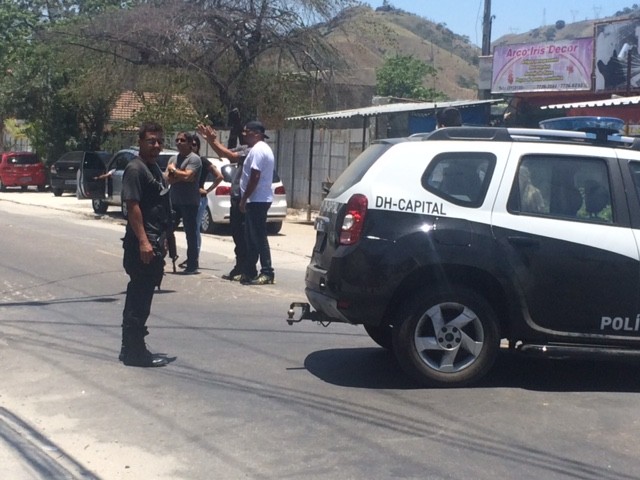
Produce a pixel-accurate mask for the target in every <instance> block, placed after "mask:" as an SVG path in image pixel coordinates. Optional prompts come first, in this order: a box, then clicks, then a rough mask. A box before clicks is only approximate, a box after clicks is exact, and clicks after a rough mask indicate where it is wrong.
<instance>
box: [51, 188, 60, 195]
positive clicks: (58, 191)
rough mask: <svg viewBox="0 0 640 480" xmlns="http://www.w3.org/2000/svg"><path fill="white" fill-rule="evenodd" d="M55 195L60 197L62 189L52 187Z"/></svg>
mask: <svg viewBox="0 0 640 480" xmlns="http://www.w3.org/2000/svg"><path fill="white" fill-rule="evenodd" d="M51 191H52V192H53V194H54V195H55V196H56V197H61V196H62V192H63V190H62V189H61V188H53V189H52V190H51Z"/></svg>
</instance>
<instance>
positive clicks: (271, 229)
mask: <svg viewBox="0 0 640 480" xmlns="http://www.w3.org/2000/svg"><path fill="white" fill-rule="evenodd" d="M280 230H282V222H268V223H267V233H268V234H269V235H277V234H278V233H280Z"/></svg>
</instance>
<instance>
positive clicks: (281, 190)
mask: <svg viewBox="0 0 640 480" xmlns="http://www.w3.org/2000/svg"><path fill="white" fill-rule="evenodd" d="M274 193H275V194H276V195H284V194H286V193H287V192H285V191H284V186H283V185H280V186H279V187H276V189H275V190H274Z"/></svg>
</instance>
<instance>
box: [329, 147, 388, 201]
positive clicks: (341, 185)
mask: <svg viewBox="0 0 640 480" xmlns="http://www.w3.org/2000/svg"><path fill="white" fill-rule="evenodd" d="M390 147H391V144H390V143H374V144H372V145H371V146H370V147H369V148H367V149H366V150H365V151H364V152H362V153H361V154H360V155H358V157H357V158H356V159H355V160H354V161H353V162H352V163H351V165H349V166H348V167H347V169H346V170H345V171H344V172H342V174H341V175H340V176H339V177H338V179H337V180H336V182H335V183H334V184H333V186H332V187H331V190H330V191H329V193H328V194H327V198H335V197H338V196H339V195H341V194H342V192H345V191H346V190H348V189H349V188H351V186H353V185H355V184H356V183H358V182H359V181H360V180H362V177H363V176H364V174H365V173H367V170H369V168H371V166H372V165H373V164H374V163H376V160H378V158H380V156H382V154H383V153H384V152H386V151H387V150H389V148H390Z"/></svg>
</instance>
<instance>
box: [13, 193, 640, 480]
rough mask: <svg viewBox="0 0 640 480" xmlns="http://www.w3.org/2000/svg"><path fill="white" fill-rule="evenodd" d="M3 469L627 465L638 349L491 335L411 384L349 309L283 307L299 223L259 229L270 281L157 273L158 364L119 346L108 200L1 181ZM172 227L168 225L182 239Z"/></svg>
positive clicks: (303, 252)
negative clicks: (527, 343)
mask: <svg viewBox="0 0 640 480" xmlns="http://www.w3.org/2000/svg"><path fill="white" fill-rule="evenodd" d="M0 231H1V232H2V243H1V245H2V257H0V282H1V285H0V359H1V360H2V367H3V369H2V382H1V383H0V472H2V474H1V475H0V476H1V477H2V478H11V479H19V480H21V479H32V478H34V479H35V478H100V479H197V480H200V479H203V480H204V479H212V478H221V479H236V478H251V479H287V478H290V479H299V478H300V479H302V478H304V479H334V478H340V479H387V478H407V479H495V478H509V479H511V478H513V479H515V478H517V479H541V478H544V479H556V478H557V479H636V478H638V477H639V473H638V472H639V471H640V468H638V467H639V461H638V458H639V457H640V455H639V454H640V446H639V445H640V428H639V423H640V415H639V408H638V400H639V399H640V395H639V391H640V380H639V376H638V374H637V372H638V365H637V364H626V363H602V362H601V363H597V362H588V361H582V362H575V361H574V362H559V361H553V362H552V361H545V360H532V359H526V358H521V357H514V356H511V355H510V354H508V353H507V352H504V353H503V354H502V355H501V356H500V357H499V360H498V363H497V365H496V366H495V368H494V369H493V371H492V372H491V374H490V375H489V376H488V377H487V378H486V380H485V381H484V382H483V383H482V384H480V385H479V386H477V387H475V388H461V389H440V390H437V389H424V388H418V387H417V386H416V385H414V384H412V383H411V382H410V381H409V380H408V379H407V378H406V377H405V376H404V375H403V373H402V372H401V371H400V370H399V368H398V366H397V364H396V363H395V361H394V358H393V356H392V355H391V354H389V353H387V352H386V351H384V350H383V349H381V348H378V347H377V346H376V345H375V344H374V343H373V341H371V340H370V339H369V338H368V337H367V335H366V334H365V332H364V330H363V329H362V328H361V327H353V326H349V325H331V326H329V327H328V328H323V327H321V326H318V325H316V324H314V323H311V322H302V323H300V324H294V325H293V326H288V325H287V324H286V322H285V320H284V319H285V312H286V310H287V308H288V305H289V303H290V302H291V301H300V300H304V294H303V288H304V286H303V285H304V269H305V267H306V264H307V262H308V253H309V252H310V251H311V247H312V245H313V238H314V236H313V230H312V227H311V226H309V225H307V224H304V223H301V222H298V221H296V220H295V219H293V220H292V221H288V222H286V223H285V225H284V227H283V230H282V232H281V234H280V235H277V236H273V237H270V241H271V245H272V250H273V257H274V266H275V268H276V281H277V283H276V285H272V286H271V285H269V286H240V285H238V284H235V283H231V282H226V281H224V280H222V279H220V275H221V274H222V273H225V272H226V271H227V270H228V269H229V268H230V267H231V259H232V249H233V244H232V242H231V239H230V237H226V236H212V235H207V236H205V237H204V241H203V249H202V250H203V252H202V255H201V266H202V267H203V268H202V271H201V273H200V274H199V275H195V276H180V275H173V274H171V273H168V274H167V275H166V276H165V279H164V281H163V285H162V286H163V290H162V291H161V292H160V293H158V294H157V295H156V297H155V299H154V303H153V309H152V316H151V318H150V320H149V327H150V331H151V335H150V336H149V337H148V340H149V344H150V348H151V349H152V350H153V351H156V352H162V353H166V354H167V355H168V356H170V357H175V360H174V361H173V362H172V363H171V364H170V365H168V366H167V367H164V368H160V369H141V368H130V367H124V366H123V365H122V364H120V363H119V362H118V360H117V355H118V351H119V341H120V322H121V312H122V306H123V301H124V295H123V292H124V288H125V286H126V282H127V277H126V275H125V274H124V272H123V271H122V267H121V248H120V242H119V238H120V237H121V236H122V233H123V222H122V220H121V219H120V218H119V216H118V215H117V214H108V215H106V216H103V217H96V216H94V215H93V214H92V212H91V210H90V206H89V203H85V202H79V201H77V200H75V198H73V197H67V196H65V197H61V198H55V197H53V196H52V195H51V194H50V193H46V192H45V193H36V192H28V193H22V192H19V191H12V192H5V193H0ZM183 237H184V236H183V235H182V234H181V232H178V240H179V245H178V246H179V250H180V251H181V253H182V255H184V238H183Z"/></svg>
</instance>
